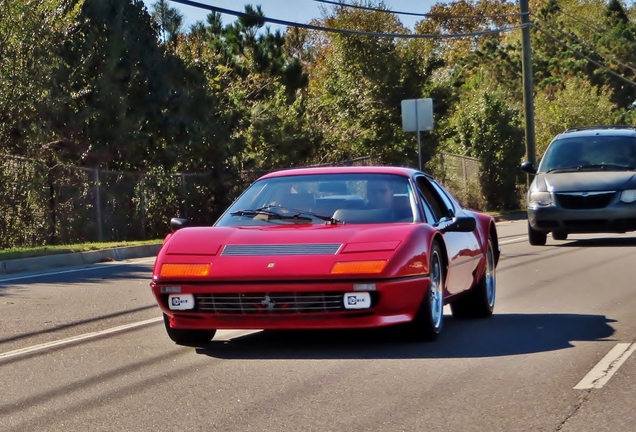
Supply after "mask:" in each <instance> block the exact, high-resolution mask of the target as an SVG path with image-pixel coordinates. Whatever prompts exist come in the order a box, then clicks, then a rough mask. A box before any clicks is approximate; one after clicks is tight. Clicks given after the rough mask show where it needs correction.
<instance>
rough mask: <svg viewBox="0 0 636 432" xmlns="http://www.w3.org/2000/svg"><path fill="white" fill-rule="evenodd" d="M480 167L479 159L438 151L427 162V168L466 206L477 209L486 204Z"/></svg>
mask: <svg viewBox="0 0 636 432" xmlns="http://www.w3.org/2000/svg"><path fill="white" fill-rule="evenodd" d="M479 169H480V165H479V160H478V159H475V158H471V157H468V156H459V155H453V154H449V153H438V154H437V155H436V156H435V157H434V158H432V159H431V160H430V161H429V162H428V163H427V164H426V170H427V171H428V172H430V173H431V174H432V175H433V176H435V177H436V178H437V180H439V181H440V183H442V184H443V185H444V186H445V187H446V188H447V189H448V190H449V191H450V192H452V193H453V194H454V195H455V196H456V197H457V198H458V199H459V200H460V201H461V202H462V203H463V204H464V205H465V206H467V207H470V208H473V209H477V210H480V209H483V208H485V205H486V200H485V199H484V197H483V194H482V190H481V185H480V183H479Z"/></svg>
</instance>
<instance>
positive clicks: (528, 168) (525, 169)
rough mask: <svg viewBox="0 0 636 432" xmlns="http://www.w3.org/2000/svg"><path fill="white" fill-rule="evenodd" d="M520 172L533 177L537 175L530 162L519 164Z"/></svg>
mask: <svg viewBox="0 0 636 432" xmlns="http://www.w3.org/2000/svg"><path fill="white" fill-rule="evenodd" d="M521 171H523V172H525V173H528V174H532V175H535V174H536V173H537V169H536V168H535V167H534V165H532V162H530V161H525V162H524V163H522V164H521Z"/></svg>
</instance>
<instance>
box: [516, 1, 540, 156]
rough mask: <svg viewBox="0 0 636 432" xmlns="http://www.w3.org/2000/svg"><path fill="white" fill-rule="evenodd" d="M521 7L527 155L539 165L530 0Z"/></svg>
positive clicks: (522, 2) (521, 2)
mask: <svg viewBox="0 0 636 432" xmlns="http://www.w3.org/2000/svg"><path fill="white" fill-rule="evenodd" d="M519 5H520V7H521V24H522V25H523V28H522V29H521V36H522V41H521V42H522V48H523V58H522V68H523V107H524V114H525V118H526V155H527V156H526V157H527V160H528V161H530V162H532V165H533V166H535V167H536V166H537V154H536V146H535V137H534V102H533V92H534V85H533V80H532V76H533V73H532V51H531V48H530V11H529V8H528V0H519Z"/></svg>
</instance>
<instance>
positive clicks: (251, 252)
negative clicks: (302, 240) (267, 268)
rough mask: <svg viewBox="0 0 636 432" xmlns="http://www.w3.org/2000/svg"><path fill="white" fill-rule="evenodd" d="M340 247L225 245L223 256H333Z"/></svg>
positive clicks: (324, 244) (330, 244) (336, 245)
mask: <svg viewBox="0 0 636 432" xmlns="http://www.w3.org/2000/svg"><path fill="white" fill-rule="evenodd" d="M340 246H342V245H341V244H339V243H317V244H264V245H254V244H250V245H227V246H225V247H224V248H223V251H222V252H221V255H223V256H266V255H267V256H272V255H277V256H282V255H335V254H336V253H337V252H338V249H340Z"/></svg>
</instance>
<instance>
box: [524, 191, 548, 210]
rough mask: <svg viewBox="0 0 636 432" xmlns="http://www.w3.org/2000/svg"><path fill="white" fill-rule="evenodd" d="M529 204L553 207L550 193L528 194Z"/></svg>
mask: <svg viewBox="0 0 636 432" xmlns="http://www.w3.org/2000/svg"><path fill="white" fill-rule="evenodd" d="M529 204H530V205H537V206H540V207H547V206H551V205H554V203H553V202H552V195H551V194H550V192H530V197H529Z"/></svg>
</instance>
